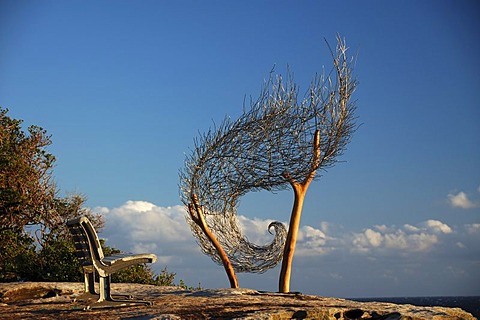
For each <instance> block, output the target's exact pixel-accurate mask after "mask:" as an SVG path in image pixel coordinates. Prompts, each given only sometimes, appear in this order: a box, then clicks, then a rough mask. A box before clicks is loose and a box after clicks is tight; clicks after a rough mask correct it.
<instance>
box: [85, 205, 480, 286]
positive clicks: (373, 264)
mask: <svg viewBox="0 0 480 320" xmlns="http://www.w3.org/2000/svg"><path fill="white" fill-rule="evenodd" d="M94 210H95V211H96V212H99V213H101V214H102V215H103V216H104V218H105V222H106V224H105V228H104V230H103V231H102V232H101V233H100V237H102V238H105V239H106V243H107V245H109V246H111V247H115V248H118V249H121V250H123V251H127V252H134V253H140V252H152V253H155V254H156V255H157V257H158V259H157V263H156V264H154V265H153V266H152V269H153V270H154V271H155V272H160V270H161V269H162V268H164V267H165V266H168V269H169V270H170V271H173V272H175V273H177V279H182V280H185V281H186V282H187V283H189V284H197V283H198V282H201V285H202V286H204V287H216V286H228V281H227V280H226V278H224V276H225V274H224V271H223V268H221V267H220V266H218V265H216V264H214V263H212V261H211V260H210V258H209V257H207V256H205V255H204V254H203V253H202V252H201V251H200V248H199V246H198V245H197V243H196V240H195V238H194V237H193V236H192V235H191V232H190V229H189V227H188V224H187V223H186V222H185V208H184V207H183V206H170V207H162V206H158V205H155V204H153V203H150V202H145V201H127V202H126V203H124V204H123V205H121V206H119V207H116V208H106V207H99V208H95V209H94ZM238 220H239V222H240V225H241V227H242V230H243V232H244V233H245V235H246V236H247V237H248V239H249V241H251V242H254V243H256V244H259V245H264V244H267V243H270V242H271V241H272V239H273V235H271V234H270V233H269V232H268V230H267V227H268V225H269V224H270V223H271V222H272V220H269V219H261V218H250V217H246V216H242V215H240V216H239V217H238ZM350 227H351V226H350ZM478 248H480V223H471V224H465V225H462V226H453V225H449V224H447V223H445V222H443V221H440V220H435V219H430V220H426V221H423V222H420V223H418V222H413V223H409V224H404V225H402V226H395V225H385V224H379V225H373V226H369V227H367V228H365V229H363V230H361V231H357V230H351V229H350V230H345V227H344V226H339V225H335V224H330V223H327V222H319V223H318V224H316V225H302V226H301V227H300V230H299V234H298V241H297V246H296V250H295V261H296V267H295V268H294V271H295V272H296V275H297V276H296V277H297V278H296V280H294V283H295V284H298V285H300V286H303V287H304V288H310V287H312V286H313V285H314V284H312V279H315V277H317V278H318V277H320V278H321V279H322V281H325V284H326V283H329V281H333V282H331V283H332V286H334V287H335V288H337V287H338V283H339V282H345V281H362V279H364V278H365V281H367V278H368V277H370V278H368V279H374V278H375V279H376V278H378V277H379V276H380V277H381V275H382V274H386V275H392V276H399V277H400V278H401V277H404V278H402V279H403V280H402V281H409V280H411V279H412V278H413V276H414V275H412V273H408V274H407V273H405V272H404V271H402V270H404V269H405V270H411V272H413V273H414V272H417V271H418V270H419V268H418V263H419V262H418V261H420V260H421V263H422V265H423V264H424V263H430V264H429V268H437V267H438V270H437V272H443V271H441V270H440V269H441V268H442V267H441V265H442V264H440V266H439V264H438V261H439V260H438V259H439V257H442V258H443V259H445V261H446V263H447V264H445V265H452V266H456V267H458V268H460V267H461V268H463V266H464V265H462V264H461V263H463V262H461V261H465V259H467V262H465V266H467V267H465V268H463V269H465V270H467V269H468V266H470V265H474V264H475V263H478V259H474V262H471V261H470V260H472V257H478V256H479V254H480V251H479V249H478ZM432 255H437V256H436V258H435V259H432V260H428V259H429V257H431V256H432ZM392 257H395V263H394V264H392ZM462 259H463V260H462ZM468 259H470V260H468ZM352 261H355V263H354V264H353V265H354V266H355V267H352V263H351V262H352ZM412 261H416V262H412ZM429 261H430V262H429ZM452 261H454V262H455V263H456V261H460V262H461V263H460V262H459V263H457V264H455V263H453V262H452ZM475 261H476V262H475ZM412 263H413V264H412ZM415 263H417V264H415ZM352 268H354V269H355V271H354V270H353V269H352ZM357 268H360V269H361V270H363V271H362V272H361V273H362V277H361V278H358V277H354V275H355V274H358V271H357ZM362 268H363V269H362ZM461 268H460V269H461ZM463 269H462V270H463ZM319 270H323V271H324V272H323V273H319ZM442 270H443V269H442ZM387 271H388V272H390V273H388V272H387ZM382 272H383V273H382ZM363 274H364V275H363ZM366 274H370V275H369V276H367V275H366ZM476 274H478V272H477V273H476ZM474 275H475V274H474ZM247 276H248V277H247ZM239 277H242V278H240V279H241V285H242V286H245V287H252V288H261V289H266V290H276V286H277V281H278V278H277V277H278V267H277V268H275V269H273V270H271V272H270V271H269V273H267V274H266V276H265V275H264V276H258V275H239ZM243 277H245V278H243ZM302 279H305V282H304V283H303V284H302V281H303V280H302ZM332 279H333V280H332ZM385 279H387V278H385ZM418 279H423V278H418ZM319 281H320V280H319ZM385 281H387V280H385ZM388 281H390V280H388ZM392 281H393V280H392ZM402 281H400V283H401V282H402ZM322 285H323V284H322ZM303 287H301V288H303ZM301 288H300V287H299V289H301ZM347 293H348V292H346V293H345V294H347Z"/></svg>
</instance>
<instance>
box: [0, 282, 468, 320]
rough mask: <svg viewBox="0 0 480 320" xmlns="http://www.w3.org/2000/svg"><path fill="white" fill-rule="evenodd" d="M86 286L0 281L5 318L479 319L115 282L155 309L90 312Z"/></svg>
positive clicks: (432, 310)
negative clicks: (83, 292)
mask: <svg viewBox="0 0 480 320" xmlns="http://www.w3.org/2000/svg"><path fill="white" fill-rule="evenodd" d="M82 290H83V284H81V283H61V282H51V283H47V282H40V283H39V282H23V283H0V318H1V319H152V320H153V319H265V320H266V319H278V320H280V319H332V320H343V319H344V320H347V319H388V320H394V319H411V320H415V319H466V320H469V319H476V318H474V317H473V316H472V315H471V314H469V313H467V312H465V311H463V310H461V309H459V308H444V307H417V306H412V305H396V304H390V303H380V302H363V303H362V302H354V301H349V300H344V299H337V298H324V297H318V296H310V295H303V294H279V293H271V292H270V293H268V292H258V291H255V290H251V289H208V290H201V291H188V290H183V289H181V288H178V287H158V286H149V285H139V284H113V285H112V292H113V293H114V294H120V293H121V294H131V295H133V296H135V297H136V298H141V299H144V300H148V301H151V302H152V303H153V305H151V306H128V307H120V308H109V309H91V310H84V308H85V306H86V304H87V303H91V302H92V301H90V302H88V301H85V300H82V301H80V300H79V298H80V297H81V293H82Z"/></svg>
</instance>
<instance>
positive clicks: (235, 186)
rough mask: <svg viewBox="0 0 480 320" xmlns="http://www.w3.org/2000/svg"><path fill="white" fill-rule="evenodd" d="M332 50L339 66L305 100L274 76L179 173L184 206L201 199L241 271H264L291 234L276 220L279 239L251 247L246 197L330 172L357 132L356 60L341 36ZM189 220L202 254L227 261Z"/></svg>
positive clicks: (289, 82)
mask: <svg viewBox="0 0 480 320" xmlns="http://www.w3.org/2000/svg"><path fill="white" fill-rule="evenodd" d="M337 40H338V45H337V47H336V50H335V52H332V57H333V64H334V67H333V68H332V71H331V72H330V73H329V74H326V75H325V74H323V75H322V76H317V77H315V78H314V79H313V81H312V82H311V85H310V87H309V89H308V91H307V93H306V94H305V96H304V98H302V99H300V101H299V98H298V88H297V86H296V84H295V83H294V82H293V78H292V76H290V75H288V77H287V79H286V80H284V79H283V78H282V77H281V76H274V75H273V74H271V76H270V78H269V80H268V81H266V83H265V84H264V86H263V88H262V90H261V93H260V96H259V98H258V100H257V101H255V102H251V103H250V108H248V110H247V109H246V108H244V109H245V110H244V112H243V114H242V115H241V116H240V117H239V118H238V119H237V120H235V121H232V120H230V119H229V118H226V119H225V120H224V121H223V122H222V123H221V125H219V126H218V127H214V128H213V129H211V130H210V131H208V132H207V133H206V134H204V135H202V136H201V137H199V138H198V139H196V140H195V148H194V150H193V152H192V153H191V155H189V156H187V158H186V162H185V168H184V169H183V170H182V171H181V172H180V189H181V197H182V201H183V203H184V204H185V205H188V204H190V203H191V201H192V200H191V199H192V196H193V195H195V196H196V197H198V201H199V203H200V205H201V206H202V209H203V213H204V214H205V220H206V222H207V224H208V227H209V228H210V230H211V231H212V232H213V233H214V234H215V236H216V237H217V239H218V241H219V242H220V243H221V245H222V246H223V248H224V250H225V252H226V254H227V255H228V257H229V259H230V261H231V263H232V265H233V268H234V269H235V271H237V272H259V273H261V272H264V271H266V270H267V269H269V268H272V267H274V266H275V265H276V264H277V263H278V262H279V261H280V260H281V259H282V254H283V247H284V243H285V238H286V229H285V227H284V226H283V224H281V223H280V222H273V223H271V224H270V225H269V226H268V228H269V231H270V230H271V228H272V227H273V229H274V231H275V238H274V240H273V241H272V243H270V244H269V245H266V246H258V245H255V244H252V243H250V242H249V241H248V240H247V239H246V238H245V236H244V235H243V233H242V231H241V230H240V228H239V226H238V221H237V219H236V208H237V206H238V202H239V199H240V198H241V197H242V196H243V195H245V194H246V193H248V192H252V191H259V190H268V191H279V190H284V189H287V188H288V187H289V186H290V185H289V181H292V179H295V180H297V181H303V180H304V179H305V178H306V177H307V176H308V175H309V174H310V173H311V172H312V170H317V169H319V168H321V169H326V168H328V167H331V166H332V165H333V164H335V162H336V161H337V160H336V158H337V156H339V155H340V154H341V153H342V152H343V151H344V149H345V146H346V144H347V143H348V142H349V140H350V137H351V134H352V133H353V131H354V129H355V128H354V116H353V111H354V109H355V106H354V103H352V102H350V97H351V95H352V93H353V92H354V90H355V87H356V84H357V82H356V80H355V79H353V78H352V64H353V61H352V60H351V59H348V58H347V55H346V51H347V47H346V45H345V42H344V41H342V40H341V38H339V37H338V39H337ZM318 131H319V132H320V149H321V157H320V159H319V161H317V162H315V160H314V154H313V153H312V143H313V140H314V135H315V134H316V132H318ZM187 222H188V223H189V225H190V228H191V230H192V232H193V235H194V236H195V237H196V238H197V240H198V243H199V245H200V247H201V249H202V251H203V252H204V253H205V254H207V255H209V256H210V257H211V258H212V259H213V260H214V261H215V262H217V263H219V264H221V261H220V258H219V257H218V253H217V252H216V250H215V248H214V247H213V245H212V244H211V242H210V241H209V240H208V238H207V237H206V236H205V234H204V232H203V231H202V229H201V228H200V226H199V225H197V223H196V222H195V221H194V220H193V219H192V218H191V217H190V216H189V215H187Z"/></svg>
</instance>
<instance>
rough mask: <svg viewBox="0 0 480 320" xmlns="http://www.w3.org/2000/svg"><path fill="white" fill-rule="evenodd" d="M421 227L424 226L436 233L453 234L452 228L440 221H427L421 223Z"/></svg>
mask: <svg viewBox="0 0 480 320" xmlns="http://www.w3.org/2000/svg"><path fill="white" fill-rule="evenodd" d="M421 225H422V226H424V228H425V229H427V230H431V231H433V232H435V233H446V234H448V233H452V228H450V227H449V226H448V225H447V224H445V223H443V222H441V221H438V220H427V221H425V222H423V223H421Z"/></svg>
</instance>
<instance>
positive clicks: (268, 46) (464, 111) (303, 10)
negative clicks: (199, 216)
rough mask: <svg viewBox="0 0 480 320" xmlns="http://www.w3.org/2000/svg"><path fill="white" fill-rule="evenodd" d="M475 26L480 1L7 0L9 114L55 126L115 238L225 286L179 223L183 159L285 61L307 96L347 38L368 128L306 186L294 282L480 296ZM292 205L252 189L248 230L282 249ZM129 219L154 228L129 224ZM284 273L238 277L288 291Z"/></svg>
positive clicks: (361, 290)
mask: <svg viewBox="0 0 480 320" xmlns="http://www.w3.org/2000/svg"><path fill="white" fill-rule="evenodd" d="M479 18H480V5H479V4H478V2H477V1H402V2H390V1H338V2H327V1H301V2H291V1H290V2H287V1H223V2H220V1H135V2H133V1H41V2H40V1H8V0H3V1H1V2H0V106H2V107H4V108H5V107H6V108H9V109H10V113H9V114H10V116H12V117H15V118H19V119H23V120H25V124H26V125H30V124H36V125H40V126H42V127H44V128H45V129H47V131H48V132H49V133H50V134H52V139H53V145H52V146H51V148H50V151H51V152H52V153H53V154H54V155H55V156H56V157H57V164H56V167H55V170H54V175H55V179H56V182H57V184H58V186H59V188H60V189H61V191H62V193H63V194H65V193H68V192H80V193H82V194H85V195H86V196H87V197H88V203H87V204H88V206H89V207H91V208H94V209H95V210H97V211H100V212H103V213H104V215H105V217H106V220H107V227H106V228H105V230H104V231H103V233H102V234H101V236H103V237H105V238H107V240H108V241H109V242H108V243H109V244H111V245H114V246H116V247H118V248H121V249H125V250H127V249H128V250H132V251H135V250H137V251H138V250H140V249H145V250H153V251H155V253H157V254H158V255H159V256H160V257H161V259H159V260H160V261H159V262H158V263H157V264H156V265H155V268H156V269H157V270H159V269H161V268H162V267H163V266H164V265H168V268H169V269H171V270H172V271H174V272H176V273H177V277H178V278H182V279H184V280H185V281H187V282H188V283H191V284H196V283H198V282H201V284H202V286H204V287H215V286H218V287H221V286H227V285H228V282H227V281H226V277H225V276H224V275H223V272H222V270H221V268H220V267H218V266H216V265H214V264H213V262H211V261H210V260H209V258H208V257H205V256H203V255H202V254H201V253H200V252H199V250H198V248H197V246H196V244H195V242H194V240H193V238H192V236H191V235H190V234H189V231H188V228H187V227H186V224H185V222H184V220H183V214H184V212H183V209H182V208H181V207H179V205H180V200H179V191H178V171H179V170H180V169H181V168H182V165H183V161H184V159H185V153H189V152H190V150H191V148H192V147H193V139H194V137H196V136H198V133H199V132H204V131H206V130H207V129H208V128H210V127H212V125H213V123H214V122H215V123H220V122H221V120H222V119H223V118H224V117H225V116H226V115H229V116H231V117H232V118H235V117H236V116H238V115H239V114H240V113H241V111H242V105H243V100H244V98H245V97H247V98H249V97H250V96H251V97H253V98H254V99H255V98H256V96H257V95H258V93H259V91H260V87H261V84H262V82H263V80H264V79H266V78H267V77H268V74H269V71H270V70H271V69H272V67H273V66H274V65H275V66H276V70H277V71H278V72H280V73H285V69H286V66H287V64H288V65H289V66H290V69H291V70H292V71H293V72H294V75H295V79H296V81H297V83H298V84H299V85H300V91H301V92H302V88H303V89H305V88H306V87H307V85H308V83H309V81H310V79H311V78H312V76H313V75H315V73H320V72H321V71H322V68H323V67H324V66H325V67H326V68H327V69H328V68H329V67H330V65H331V61H330V59H329V58H330V56H329V53H328V49H327V47H326V45H325V42H324V38H326V39H327V40H328V41H329V42H330V43H331V44H332V45H334V44H335V35H336V33H340V34H341V35H342V36H343V37H345V38H346V40H347V43H348V45H349V46H350V50H351V53H352V54H353V55H356V57H357V65H356V69H355V70H356V71H355V72H356V75H357V77H358V80H359V87H358V90H357V92H356V94H355V99H356V100H357V108H358V109H357V115H358V117H359V119H358V122H359V124H360V123H361V126H360V128H359V129H358V131H357V132H356V133H355V135H354V137H353V140H352V142H351V143H350V144H349V146H348V150H347V151H346V153H345V155H344V156H342V160H343V161H344V162H341V163H338V164H337V165H336V166H335V167H334V168H332V169H330V170H329V171H328V172H322V173H321V174H322V177H321V178H320V179H319V180H318V181H316V182H314V183H313V184H312V185H311V187H310V189H309V192H308V194H307V200H306V203H305V207H304V212H303V217H302V229H301V230H302V233H301V234H302V235H303V236H302V238H301V239H300V240H299V249H298V250H297V256H296V258H295V260H294V273H293V275H292V285H291V289H292V290H296V291H303V292H306V293H314V294H322V295H330V296H343V297H354V296H357V297H361V296H363V297H365V296H380V295H381V296H395V295H397V296H398V295H403V296H415V295H472V294H475V295H480V271H479V270H480V251H479V249H478V248H480V165H479V164H480V77H479V74H480V62H479V59H478V57H480V41H479V40H480V22H479V21H480V19H479ZM292 198H293V196H292V194H291V192H290V191H285V192H281V193H280V194H274V195H272V194H268V193H266V192H260V193H256V194H248V195H246V196H245V197H244V199H242V202H241V206H240V208H239V213H240V214H241V216H242V221H243V222H242V223H243V224H244V227H245V229H246V230H245V232H246V233H247V234H249V237H250V238H254V239H258V241H268V240H269V239H268V237H266V233H265V230H266V225H267V224H268V221H270V220H269V219H275V220H279V221H283V222H287V221H288V218H289V214H290V209H291V205H292ZM131 219H134V221H140V222H141V223H140V225H141V226H143V227H140V226H138V227H135V228H129V229H122V228H121V227H120V225H119V223H120V222H121V221H130V220H131ZM114 226H115V227H114ZM142 228H143V229H142ZM173 231H175V232H173ZM277 278H278V268H276V269H273V270H271V271H269V272H267V273H266V274H263V275H241V276H240V285H242V286H245V287H252V288H258V289H263V290H276V283H277ZM352 283H353V284H355V285H352ZM352 286H353V287H352Z"/></svg>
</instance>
